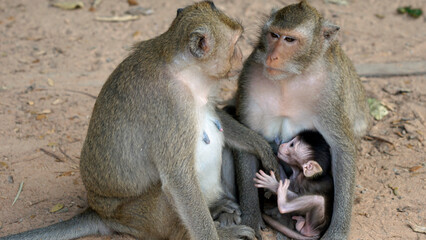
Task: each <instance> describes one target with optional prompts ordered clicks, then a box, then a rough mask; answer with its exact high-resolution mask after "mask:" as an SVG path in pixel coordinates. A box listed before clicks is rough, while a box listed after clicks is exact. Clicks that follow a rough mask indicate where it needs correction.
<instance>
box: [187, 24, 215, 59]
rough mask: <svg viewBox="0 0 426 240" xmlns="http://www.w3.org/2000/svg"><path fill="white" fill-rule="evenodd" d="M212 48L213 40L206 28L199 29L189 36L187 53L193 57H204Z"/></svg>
mask: <svg viewBox="0 0 426 240" xmlns="http://www.w3.org/2000/svg"><path fill="white" fill-rule="evenodd" d="M212 48H213V39H212V38H211V34H210V32H209V31H208V30H207V29H206V28H199V29H197V30H195V31H193V32H192V33H191V34H190V35H189V51H190V52H191V53H192V55H194V57H197V58H202V57H206V56H208V55H209V53H210V51H211V49H212Z"/></svg>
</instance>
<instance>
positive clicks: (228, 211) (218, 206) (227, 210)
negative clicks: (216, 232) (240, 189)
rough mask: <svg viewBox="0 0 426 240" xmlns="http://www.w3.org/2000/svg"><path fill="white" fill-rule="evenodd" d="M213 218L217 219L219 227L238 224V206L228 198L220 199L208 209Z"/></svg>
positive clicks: (239, 214)
mask: <svg viewBox="0 0 426 240" xmlns="http://www.w3.org/2000/svg"><path fill="white" fill-rule="evenodd" d="M210 212H211V215H212V217H213V220H215V221H218V222H219V223H220V226H221V227H224V226H232V225H238V224H240V223H241V210H240V206H239V205H238V204H237V203H236V202H235V201H232V200H230V199H222V200H220V201H218V202H217V203H215V204H214V206H213V207H212V208H211V210H210Z"/></svg>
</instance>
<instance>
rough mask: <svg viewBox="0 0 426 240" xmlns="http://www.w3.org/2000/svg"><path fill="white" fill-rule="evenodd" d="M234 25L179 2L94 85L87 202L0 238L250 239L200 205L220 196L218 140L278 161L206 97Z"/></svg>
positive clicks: (229, 68) (229, 50) (204, 7)
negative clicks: (169, 19)
mask: <svg viewBox="0 0 426 240" xmlns="http://www.w3.org/2000/svg"><path fill="white" fill-rule="evenodd" d="M242 31H243V29H242V27H241V25H240V24H239V23H238V22H236V21H235V20H233V19H231V18H229V17H228V16H226V15H225V14H224V13H223V12H221V11H220V10H218V9H217V8H216V7H215V6H214V4H213V3H212V2H200V3H195V4H193V5H191V6H188V7H186V8H184V9H179V10H178V14H177V16H176V18H175V19H174V21H173V23H172V24H171V26H170V28H169V29H168V30H167V31H166V32H165V33H163V34H161V35H160V36H158V37H156V38H154V39H150V40H147V41H143V42H141V43H139V44H137V45H136V46H135V47H134V49H133V52H132V53H131V54H130V55H129V56H128V57H127V58H126V59H125V60H124V61H123V62H122V63H120V65H119V66H118V67H117V68H116V69H115V70H114V72H113V73H112V74H111V75H110V77H109V78H108V80H107V81H106V83H105V84H104V86H103V87H102V90H101V92H100V93H99V96H98V98H97V100H96V103H95V106H94V109H93V113H92V117H91V119H90V124H89V128H88V132H87V136H86V140H85V142H84V145H83V149H82V152H81V162H80V171H81V177H82V179H83V183H84V185H85V187H86V190H87V198H88V205H89V208H88V209H87V210H86V211H85V212H83V213H82V214H80V215H77V216H75V217H74V218H72V219H70V220H68V221H64V222H61V223H57V224H54V225H51V226H48V227H46V228H40V229H35V230H32V231H29V232H24V233H21V234H18V235H12V236H8V237H4V238H2V240H12V239H20V240H23V239H27V240H29V239H55V240H60V239H73V238H78V237H82V236H87V235H93V234H101V235H108V234H112V233H113V232H118V233H126V234H130V235H132V236H134V237H136V238H138V239H150V240H151V239H209V240H215V239H246V238H248V239H253V238H254V232H253V229H251V228H249V227H247V226H242V225H234V226H227V227H217V228H216V226H215V223H214V222H213V219H212V217H211V215H210V212H209V206H211V205H214V202H215V201H220V198H221V194H222V193H221V192H222V185H221V184H220V181H221V176H220V171H221V164H222V163H221V155H222V148H223V146H224V144H226V145H228V146H229V147H231V148H233V147H234V148H237V149H241V150H247V151H249V152H251V153H253V154H256V155H258V156H259V157H260V158H261V159H262V160H263V163H264V167H265V168H266V169H267V170H277V169H278V168H277V167H278V165H277V162H276V159H275V155H274V154H273V152H272V150H271V148H270V146H269V145H268V143H267V142H266V141H265V140H264V139H263V138H262V137H261V136H259V135H258V134H257V133H255V132H253V131H252V130H249V129H248V128H246V127H244V126H242V125H241V124H239V123H238V122H237V121H235V120H234V119H232V118H231V117H230V116H228V115H226V114H224V113H223V112H221V111H220V110H217V109H215V107H214V106H215V104H214V102H213V101H211V99H212V98H214V96H212V92H214V91H213V90H214V88H215V86H216V85H217V83H218V80H219V79H222V78H226V77H228V76H229V75H230V74H232V73H234V72H235V71H236V70H238V68H239V67H241V66H242V64H241V61H242V56H241V52H240V49H239V47H238V45H237V41H238V39H239V38H240V36H241V33H242ZM218 120H220V123H221V124H222V127H223V130H224V131H223V133H222V132H220V131H219V129H218V126H217V121H218ZM206 136H208V138H209V141H207V140H206Z"/></svg>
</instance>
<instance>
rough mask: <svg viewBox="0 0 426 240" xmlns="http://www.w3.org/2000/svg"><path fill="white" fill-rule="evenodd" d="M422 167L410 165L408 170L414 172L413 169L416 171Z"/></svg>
mask: <svg viewBox="0 0 426 240" xmlns="http://www.w3.org/2000/svg"><path fill="white" fill-rule="evenodd" d="M421 168H422V166H414V167H411V168H410V169H409V171H410V172H415V171H417V170H419V169H421Z"/></svg>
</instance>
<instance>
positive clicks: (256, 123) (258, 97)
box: [244, 78, 320, 141]
mask: <svg viewBox="0 0 426 240" xmlns="http://www.w3.org/2000/svg"><path fill="white" fill-rule="evenodd" d="M319 94H320V92H319V91H318V89H316V88H315V86H312V84H310V82H309V80H303V81H294V80H293V81H292V82H290V83H288V82H287V83H283V82H278V83H277V82H273V81H270V80H268V79H264V78H257V79H256V80H254V81H252V83H251V85H249V91H248V98H247V99H248V105H246V106H247V107H246V109H244V112H245V117H246V118H245V122H246V124H248V126H249V127H250V128H251V129H253V130H255V131H257V132H258V133H260V134H262V135H263V136H264V137H265V138H266V139H267V140H268V141H273V140H275V139H280V140H284V141H288V140H290V139H291V138H292V137H294V136H295V135H296V134H297V133H299V132H300V131H302V130H304V129H314V123H313V121H314V116H315V115H316V114H315V111H316V109H317V96H319Z"/></svg>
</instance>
